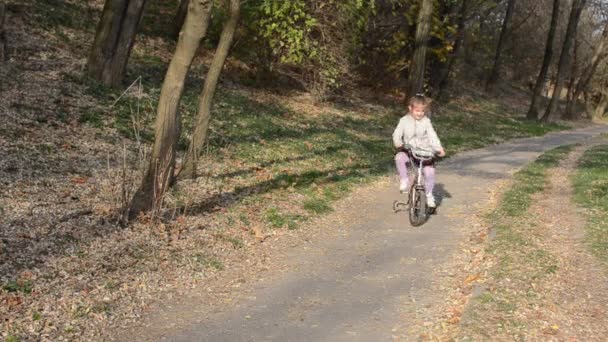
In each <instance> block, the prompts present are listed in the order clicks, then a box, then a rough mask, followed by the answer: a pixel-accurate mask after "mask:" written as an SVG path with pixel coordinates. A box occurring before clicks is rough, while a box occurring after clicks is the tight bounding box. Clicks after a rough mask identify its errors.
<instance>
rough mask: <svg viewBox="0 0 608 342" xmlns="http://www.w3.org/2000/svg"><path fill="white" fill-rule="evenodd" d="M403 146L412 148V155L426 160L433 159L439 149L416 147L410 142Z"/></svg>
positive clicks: (408, 148)
mask: <svg viewBox="0 0 608 342" xmlns="http://www.w3.org/2000/svg"><path fill="white" fill-rule="evenodd" d="M403 148H404V149H407V150H410V151H411V152H412V155H413V156H414V158H416V159H420V160H424V161H427V160H431V159H433V158H434V157H435V156H436V155H437V154H438V151H434V150H429V149H426V148H420V147H414V146H412V145H410V144H403Z"/></svg>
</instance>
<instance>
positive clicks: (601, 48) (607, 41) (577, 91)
mask: <svg viewBox="0 0 608 342" xmlns="http://www.w3.org/2000/svg"><path fill="white" fill-rule="evenodd" d="M606 56H608V23H607V24H606V26H605V27H604V31H603V32H602V38H600V41H599V43H598V44H597V45H596V46H595V50H594V52H593V57H591V63H590V64H589V67H588V68H586V69H585V71H584V72H583V74H582V75H581V77H580V78H579V80H578V82H577V83H576V86H575V87H574V92H573V94H572V97H571V99H569V101H568V106H567V107H566V118H567V119H575V118H576V115H575V113H574V103H575V102H576V100H577V99H578V98H579V97H580V95H581V93H582V92H583V90H584V89H585V88H587V85H588V84H589V82H590V81H591V79H592V78H593V75H594V74H595V71H596V70H597V67H598V66H599V65H600V63H601V62H602V61H603V60H604V59H605V58H606Z"/></svg>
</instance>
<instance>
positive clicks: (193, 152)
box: [178, 0, 241, 179]
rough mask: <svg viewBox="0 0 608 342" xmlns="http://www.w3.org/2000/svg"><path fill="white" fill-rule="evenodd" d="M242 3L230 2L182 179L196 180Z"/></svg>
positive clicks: (238, 0)
mask: <svg viewBox="0 0 608 342" xmlns="http://www.w3.org/2000/svg"><path fill="white" fill-rule="evenodd" d="M240 2H241V0H230V18H229V19H228V21H227V22H226V24H224V28H223V30H222V34H221V36H220V41H219V43H218V46H217V49H216V51H215V55H214V56H213V62H212V63H211V66H210V67H209V72H207V77H206V78H205V85H204V86H203V91H202V93H201V95H200V97H199V106H198V115H197V118H196V125H195V126H194V133H193V134H192V140H191V141H190V146H189V147H188V154H187V155H186V157H185V160H184V165H183V167H182V169H181V170H180V172H179V175H178V176H179V177H180V178H183V177H191V178H193V179H194V178H196V166H197V164H198V158H199V156H200V154H201V149H202V148H203V146H204V144H205V141H206V140H207V132H208V131H209V120H210V119H211V103H212V101H213V96H214V94H215V89H216V88H217V82H218V80H219V77H220V74H221V72H222V68H223V67H224V62H226V57H227V56H228V52H229V50H230V46H231V45H232V40H233V38H234V33H235V31H236V27H237V24H238V21H239V15H240Z"/></svg>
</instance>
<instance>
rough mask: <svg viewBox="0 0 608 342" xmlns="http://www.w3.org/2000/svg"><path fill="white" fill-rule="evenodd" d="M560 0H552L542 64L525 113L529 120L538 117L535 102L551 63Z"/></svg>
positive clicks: (545, 80)
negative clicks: (528, 107)
mask: <svg viewBox="0 0 608 342" xmlns="http://www.w3.org/2000/svg"><path fill="white" fill-rule="evenodd" d="M560 1H561V0H553V10H552V12H551V13H552V15H551V24H550V26H549V34H548V35H547V43H546V44H545V55H544V57H543V64H542V66H541V67H540V72H539V73H538V78H537V79H536V84H535V85H534V90H533V91H532V101H531V103H530V109H528V114H527V115H526V118H527V119H529V120H537V119H538V108H537V106H538V105H537V103H536V102H537V101H538V97H539V96H541V94H540V93H541V91H542V90H543V87H544V85H545V83H546V82H547V71H548V70H549V65H551V59H552V58H553V41H554V38H555V30H556V28H557V22H558V20H559V3H560Z"/></svg>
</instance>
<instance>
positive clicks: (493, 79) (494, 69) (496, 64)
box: [486, 0, 515, 91]
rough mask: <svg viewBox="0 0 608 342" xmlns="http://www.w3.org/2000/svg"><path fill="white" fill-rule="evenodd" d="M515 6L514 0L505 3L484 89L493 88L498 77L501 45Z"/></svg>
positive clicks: (489, 89)
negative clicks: (505, 10)
mask: <svg viewBox="0 0 608 342" xmlns="http://www.w3.org/2000/svg"><path fill="white" fill-rule="evenodd" d="M514 7H515V0H509V3H508V4H507V13H506V14H505V20H504V21H503V22H502V30H501V31H500V36H499V38H498V45H497V46H496V55H495V56H494V65H493V66H492V71H490V76H489V77H488V80H487V82H486V91H491V90H493V88H494V86H495V85H496V82H497V81H498V78H499V77H500V68H501V63H502V59H501V54H502V46H503V45H504V43H505V41H506V39H507V34H508V31H509V22H510V21H511V18H512V17H513V8H514Z"/></svg>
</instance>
